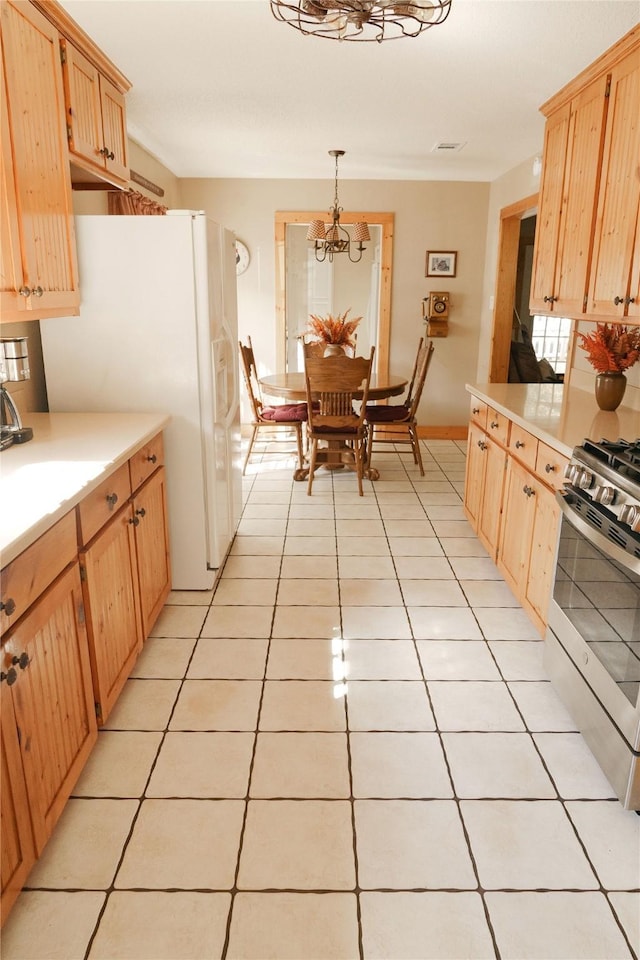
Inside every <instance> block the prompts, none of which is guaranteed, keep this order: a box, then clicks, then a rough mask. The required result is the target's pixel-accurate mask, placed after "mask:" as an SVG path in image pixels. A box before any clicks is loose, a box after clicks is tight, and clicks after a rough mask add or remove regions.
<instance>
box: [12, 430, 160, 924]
mask: <svg viewBox="0 0 640 960" xmlns="http://www.w3.org/2000/svg"><path fill="white" fill-rule="evenodd" d="M163 461H164V457H163V448H162V435H161V434H158V435H157V436H156V437H155V438H153V439H152V440H151V441H149V443H147V444H146V445H145V446H144V447H143V448H141V449H140V450H139V451H138V452H137V453H136V454H134V455H133V456H132V457H131V459H130V460H129V461H128V462H125V463H124V464H123V465H122V466H120V467H119V468H117V469H116V470H115V471H114V472H113V473H112V474H110V475H109V476H108V477H107V479H106V480H105V481H104V482H103V483H102V484H100V485H99V486H98V487H96V488H95V489H94V490H93V491H92V492H91V494H89V495H87V496H86V497H85V498H84V499H83V500H82V501H81V502H80V504H79V505H78V506H77V507H76V508H74V509H72V510H71V511H70V512H69V513H68V514H66V515H65V516H64V517H63V518H62V519H61V520H59V521H58V522H57V523H56V524H54V526H52V527H51V528H50V529H49V530H48V531H47V532H46V533H45V534H43V535H42V536H41V537H40V538H39V539H38V540H36V541H35V543H33V544H31V546H29V547H27V549H26V550H25V551H24V552H23V553H22V554H20V555H19V556H18V557H17V558H16V559H15V560H13V561H12V562H11V563H10V564H8V565H7V566H6V567H5V568H4V569H3V570H2V577H1V585H0V599H1V603H0V630H2V632H3V634H2V647H1V656H0V720H1V726H0V732H1V738H0V747H1V749H0V773H1V775H2V785H1V789H0V808H1V824H0V826H1V836H0V847H1V867H2V873H1V877H2V893H1V898H0V920H1V922H4V921H5V920H6V918H7V916H8V914H9V911H10V909H11V907H12V905H13V903H14V901H15V899H16V897H17V896H18V893H19V892H20V890H21V888H22V886H23V884H24V883H25V880H26V878H27V876H28V874H29V871H30V869H31V867H32V866H33V864H34V863H35V861H36V859H37V857H39V856H40V854H41V853H42V851H43V849H44V847H45V844H46V842H47V840H48V839H49V837H50V835H51V833H52V831H53V828H54V825H55V823H56V821H57V820H58V818H59V816H60V814H61V813H62V810H63V808H64V805H65V803H66V801H67V799H68V797H69V795H70V793H71V791H72V789H73V787H74V785H75V782H76V780H77V779H78V777H79V775H80V772H81V770H82V768H83V766H84V764H85V762H86V760H87V758H88V756H89V753H90V752H91V750H92V748H93V746H94V744H95V741H96V739H97V729H98V722H101V723H102V722H104V721H105V720H106V718H107V716H108V715H109V712H110V710H111V709H112V708H113V705H114V703H115V701H116V699H117V697H118V694H119V693H120V691H121V690H122V687H123V686H124V684H125V682H126V680H127V678H128V676H129V674H130V673H131V669H132V668H133V665H134V663H135V660H136V658H137V656H138V654H139V652H140V650H141V648H142V644H143V641H144V639H145V638H146V637H147V636H148V635H149V632H150V630H151V628H152V626H153V624H154V622H155V620H156V618H157V616H158V614H159V612H160V610H161V609H162V607H163V605H164V602H165V600H166V598H167V596H168V594H169V591H170V589H171V575H170V565H169V545H168V533H167V530H168V523H167V505H166V503H167V501H166V492H165V470H164V466H163Z"/></svg>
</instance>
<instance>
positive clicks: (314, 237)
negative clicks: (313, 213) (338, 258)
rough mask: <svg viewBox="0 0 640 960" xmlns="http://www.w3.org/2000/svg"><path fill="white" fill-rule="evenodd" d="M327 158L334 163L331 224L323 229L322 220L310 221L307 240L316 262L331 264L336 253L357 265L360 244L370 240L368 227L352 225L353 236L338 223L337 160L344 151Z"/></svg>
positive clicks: (332, 152) (336, 151) (363, 224)
mask: <svg viewBox="0 0 640 960" xmlns="http://www.w3.org/2000/svg"><path fill="white" fill-rule="evenodd" d="M329 156H330V157H334V158H335V161H336V177H335V194H334V198H333V207H332V208H331V209H330V210H329V216H330V217H331V223H330V224H329V226H327V227H325V225H324V223H323V221H322V220H312V221H311V223H310V224H309V229H308V230H307V240H311V241H312V242H313V245H314V249H315V255H316V260H317V261H318V262H319V263H323V262H324V261H325V260H327V259H328V260H329V262H330V263H331V262H332V261H333V258H334V256H335V254H336V253H346V254H347V256H348V257H349V260H351V263H359V262H360V260H362V254H363V253H364V251H365V250H366V247H363V246H362V244H363V243H364V242H365V240H370V239H371V237H370V236H369V227H368V226H367V224H366V223H364V222H363V221H360V222H359V223H354V225H353V236H350V235H349V232H348V231H347V230H345V228H344V227H343V226H342V224H341V223H340V214H341V212H342V207H341V206H340V205H339V203H338V158H339V157H344V150H329ZM352 242H354V243H357V244H358V246H357V247H356V250H355V253H356V255H355V256H352V255H351V253H352V251H351V243H352Z"/></svg>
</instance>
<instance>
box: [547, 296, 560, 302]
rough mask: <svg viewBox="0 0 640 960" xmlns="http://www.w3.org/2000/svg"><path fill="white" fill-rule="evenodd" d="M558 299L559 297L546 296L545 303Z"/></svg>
mask: <svg viewBox="0 0 640 960" xmlns="http://www.w3.org/2000/svg"><path fill="white" fill-rule="evenodd" d="M557 299H558V298H557V297H544V303H554V301H556V300H557Z"/></svg>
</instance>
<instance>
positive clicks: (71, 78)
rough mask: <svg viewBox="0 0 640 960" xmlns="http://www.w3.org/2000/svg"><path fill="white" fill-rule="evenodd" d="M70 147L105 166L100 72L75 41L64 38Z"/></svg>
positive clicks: (78, 154)
mask: <svg viewBox="0 0 640 960" xmlns="http://www.w3.org/2000/svg"><path fill="white" fill-rule="evenodd" d="M62 49H63V56H64V59H63V67H62V76H63V79H64V93H65V100H66V105H67V125H68V134H69V151H70V152H71V153H72V154H73V155H74V156H76V157H83V158H84V159H85V160H88V161H89V162H90V163H93V164H95V165H96V166H98V167H102V168H104V153H103V151H104V140H103V137H102V121H101V107H100V76H99V74H98V71H97V70H96V68H95V67H94V66H93V64H92V63H90V62H89V61H88V60H87V58H86V57H83V56H82V54H81V53H80V52H79V51H78V50H76V48H75V47H74V46H72V44H70V43H67V42H66V41H63V42H62Z"/></svg>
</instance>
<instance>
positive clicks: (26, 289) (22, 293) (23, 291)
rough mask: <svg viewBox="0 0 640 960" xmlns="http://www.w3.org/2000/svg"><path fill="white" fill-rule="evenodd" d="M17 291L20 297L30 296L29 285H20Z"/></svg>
mask: <svg viewBox="0 0 640 960" xmlns="http://www.w3.org/2000/svg"><path fill="white" fill-rule="evenodd" d="M18 293H19V294H20V296H21V297H30V296H31V287H27V286H26V285H25V286H23V287H20V289H19V290H18Z"/></svg>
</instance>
